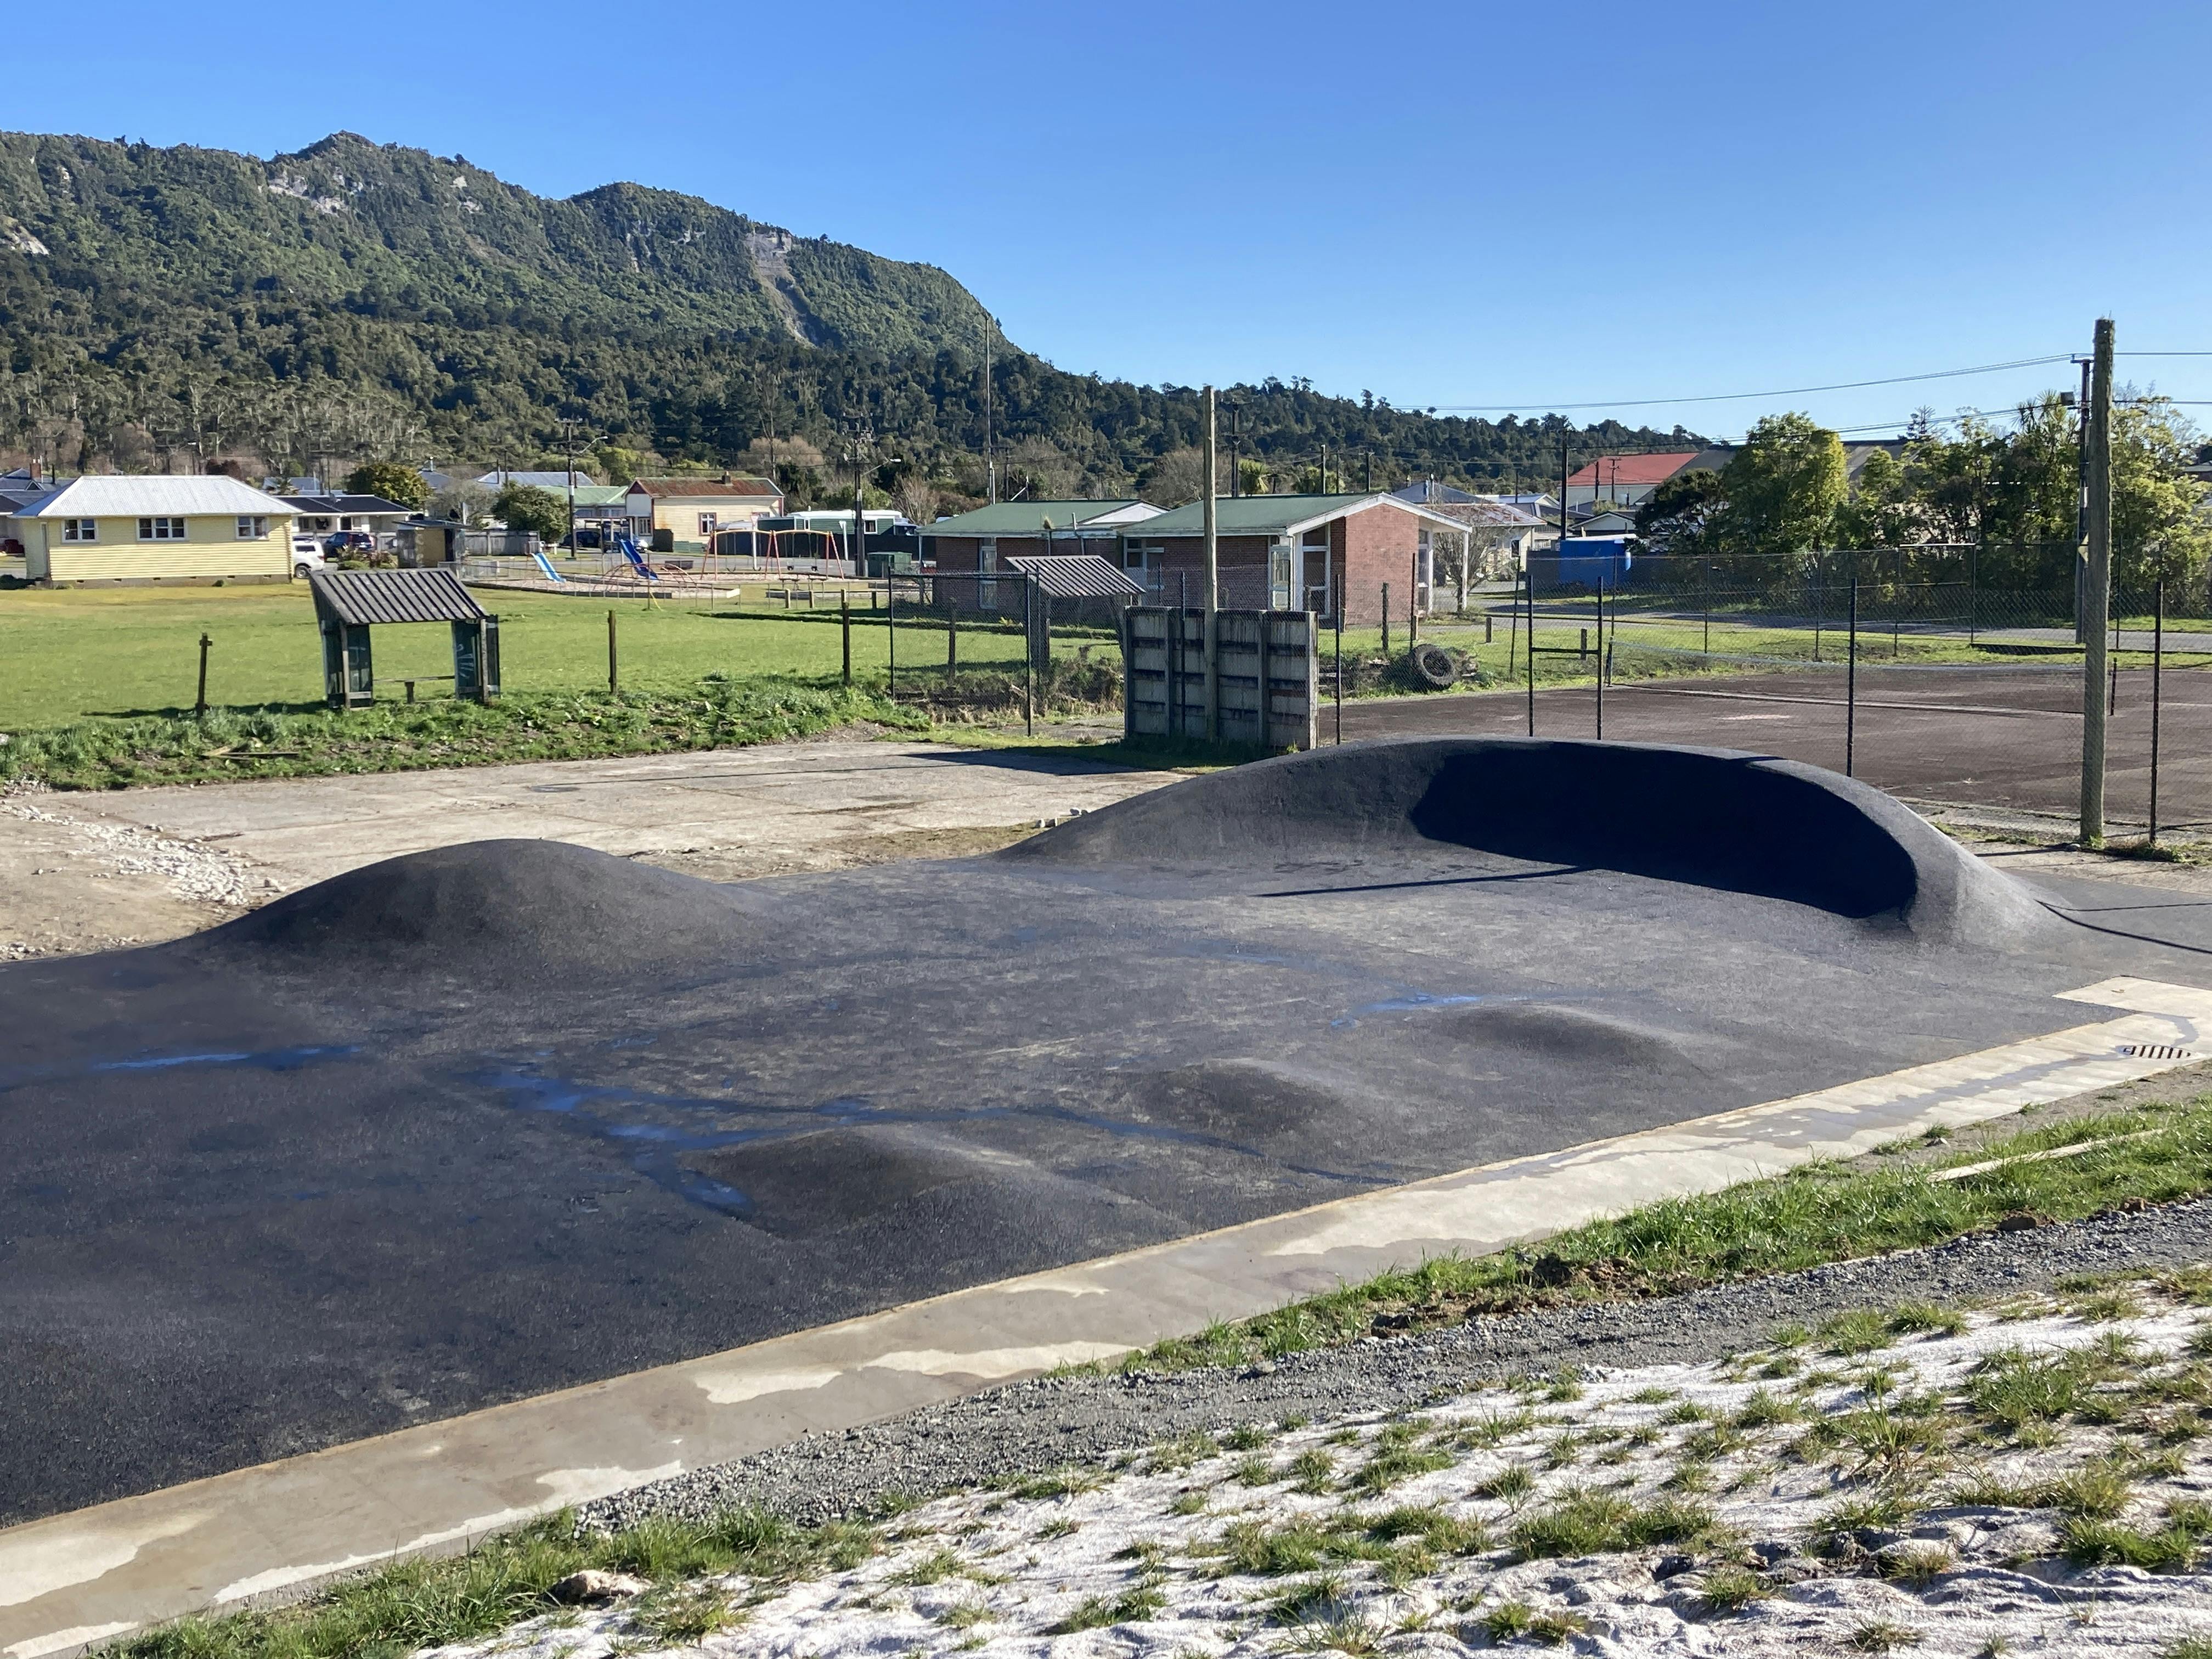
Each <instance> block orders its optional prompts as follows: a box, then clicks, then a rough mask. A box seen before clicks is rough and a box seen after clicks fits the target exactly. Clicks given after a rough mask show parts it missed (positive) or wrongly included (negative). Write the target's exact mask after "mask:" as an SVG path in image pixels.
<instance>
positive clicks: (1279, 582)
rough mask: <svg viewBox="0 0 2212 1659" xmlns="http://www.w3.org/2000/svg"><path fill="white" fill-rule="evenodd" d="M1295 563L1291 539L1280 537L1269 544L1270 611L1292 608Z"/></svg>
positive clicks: (1268, 596)
mask: <svg viewBox="0 0 2212 1659" xmlns="http://www.w3.org/2000/svg"><path fill="white" fill-rule="evenodd" d="M1294 562H1296V560H1295V558H1294V556H1293V550H1292V548H1291V539H1290V538H1289V537H1287V536H1282V537H1278V538H1276V539H1275V540H1274V541H1273V542H1271V543H1269V544H1268V545H1267V608H1268V609H1269V610H1271V611H1288V610H1289V609H1290V608H1291V586H1292V582H1291V576H1292V572H1291V565H1292V564H1293V563H1294Z"/></svg>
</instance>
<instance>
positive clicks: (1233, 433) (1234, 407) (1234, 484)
mask: <svg viewBox="0 0 2212 1659" xmlns="http://www.w3.org/2000/svg"><path fill="white" fill-rule="evenodd" d="M1243 475H1244V405H1243V404H1230V405H1229V496H1230V499H1231V501H1234V500H1235V499H1236V498H1237V496H1239V495H1243V493H1244V483H1243Z"/></svg>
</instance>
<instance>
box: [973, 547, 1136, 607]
mask: <svg viewBox="0 0 2212 1659" xmlns="http://www.w3.org/2000/svg"><path fill="white" fill-rule="evenodd" d="M1006 562H1007V564H1009V565H1010V566H1012V568H1014V569H1016V570H1018V571H1020V572H1021V573H1022V574H1024V575H1025V576H1030V577H1033V578H1035V579H1036V585H1037V586H1039V587H1040V588H1042V589H1043V590H1044V592H1046V593H1048V594H1049V595H1050V596H1051V597H1052V598H1054V599H1130V598H1133V597H1134V596H1135V595H1137V594H1139V593H1141V592H1144V591H1145V590H1144V589H1143V588H1141V587H1139V586H1137V584H1136V583H1135V582H1133V581H1131V580H1129V579H1128V577H1127V576H1125V575H1123V574H1121V571H1120V570H1118V569H1116V568H1115V567H1114V566H1113V565H1112V564H1110V563H1109V562H1107V561H1106V560H1104V559H1102V558H1100V557H1099V556H1097V554H1096V553H1045V554H1034V555H1024V556H1022V557H1019V558H1011V557H1010V558H1009V559H1007V561H1006Z"/></svg>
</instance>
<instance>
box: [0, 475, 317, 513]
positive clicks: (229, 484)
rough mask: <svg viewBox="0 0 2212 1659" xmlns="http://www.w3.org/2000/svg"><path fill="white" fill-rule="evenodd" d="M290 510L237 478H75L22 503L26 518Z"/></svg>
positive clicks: (122, 476) (287, 511) (100, 476)
mask: <svg viewBox="0 0 2212 1659" xmlns="http://www.w3.org/2000/svg"><path fill="white" fill-rule="evenodd" d="M291 512H292V509H291V508H290V507H287V506H286V505H285V504H284V502H283V501H281V500H280V499H278V498H277V497H276V496H274V495H263V494H262V493H261V491H259V490H258V489H254V488H253V486H252V485H251V484H245V483H240V482H239V481H238V480H237V479H235V478H226V477H189V476H173V475H169V474H160V475H155V476H152V477H141V476H130V475H125V474H112V473H111V474H101V475H99V476H95V477H84V478H73V479H71V480H70V482H69V483H65V484H64V485H63V486H62V487H61V488H60V489H57V490H56V491H54V493H53V494H52V495H48V496H46V498H45V499H44V500H42V501H37V502H35V503H33V505H31V506H29V507H24V508H23V509H22V510H21V513H18V514H17V515H16V516H17V517H19V518H26V519H90V518H118V519H122V518H131V517H133V516H135V515H137V514H138V513H146V514H148V515H149V516H158V517H161V518H189V517H191V515H193V514H195V513H238V514H246V513H265V514H269V515H270V516H272V517H278V518H282V517H286V516H288V515H289V514H290V513H291Z"/></svg>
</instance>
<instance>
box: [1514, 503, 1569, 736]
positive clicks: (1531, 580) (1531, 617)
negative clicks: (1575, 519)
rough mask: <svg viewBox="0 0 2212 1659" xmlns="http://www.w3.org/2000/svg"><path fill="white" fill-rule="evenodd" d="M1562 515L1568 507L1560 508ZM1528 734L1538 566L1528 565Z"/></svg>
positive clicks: (1532, 720) (1532, 715) (1532, 723)
mask: <svg viewBox="0 0 2212 1659" xmlns="http://www.w3.org/2000/svg"><path fill="white" fill-rule="evenodd" d="M1559 512H1560V513H1561V515H1562V516H1564V515H1565V513H1566V508H1565V507H1561V508H1560V509H1559ZM1524 654H1525V655H1526V656H1527V657H1528V735H1529V736H1530V737H1532V738H1533V737H1534V736H1535V735H1536V567H1535V565H1534V563H1531V564H1530V565H1529V567H1528V651H1527V652H1526V653H1524Z"/></svg>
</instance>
